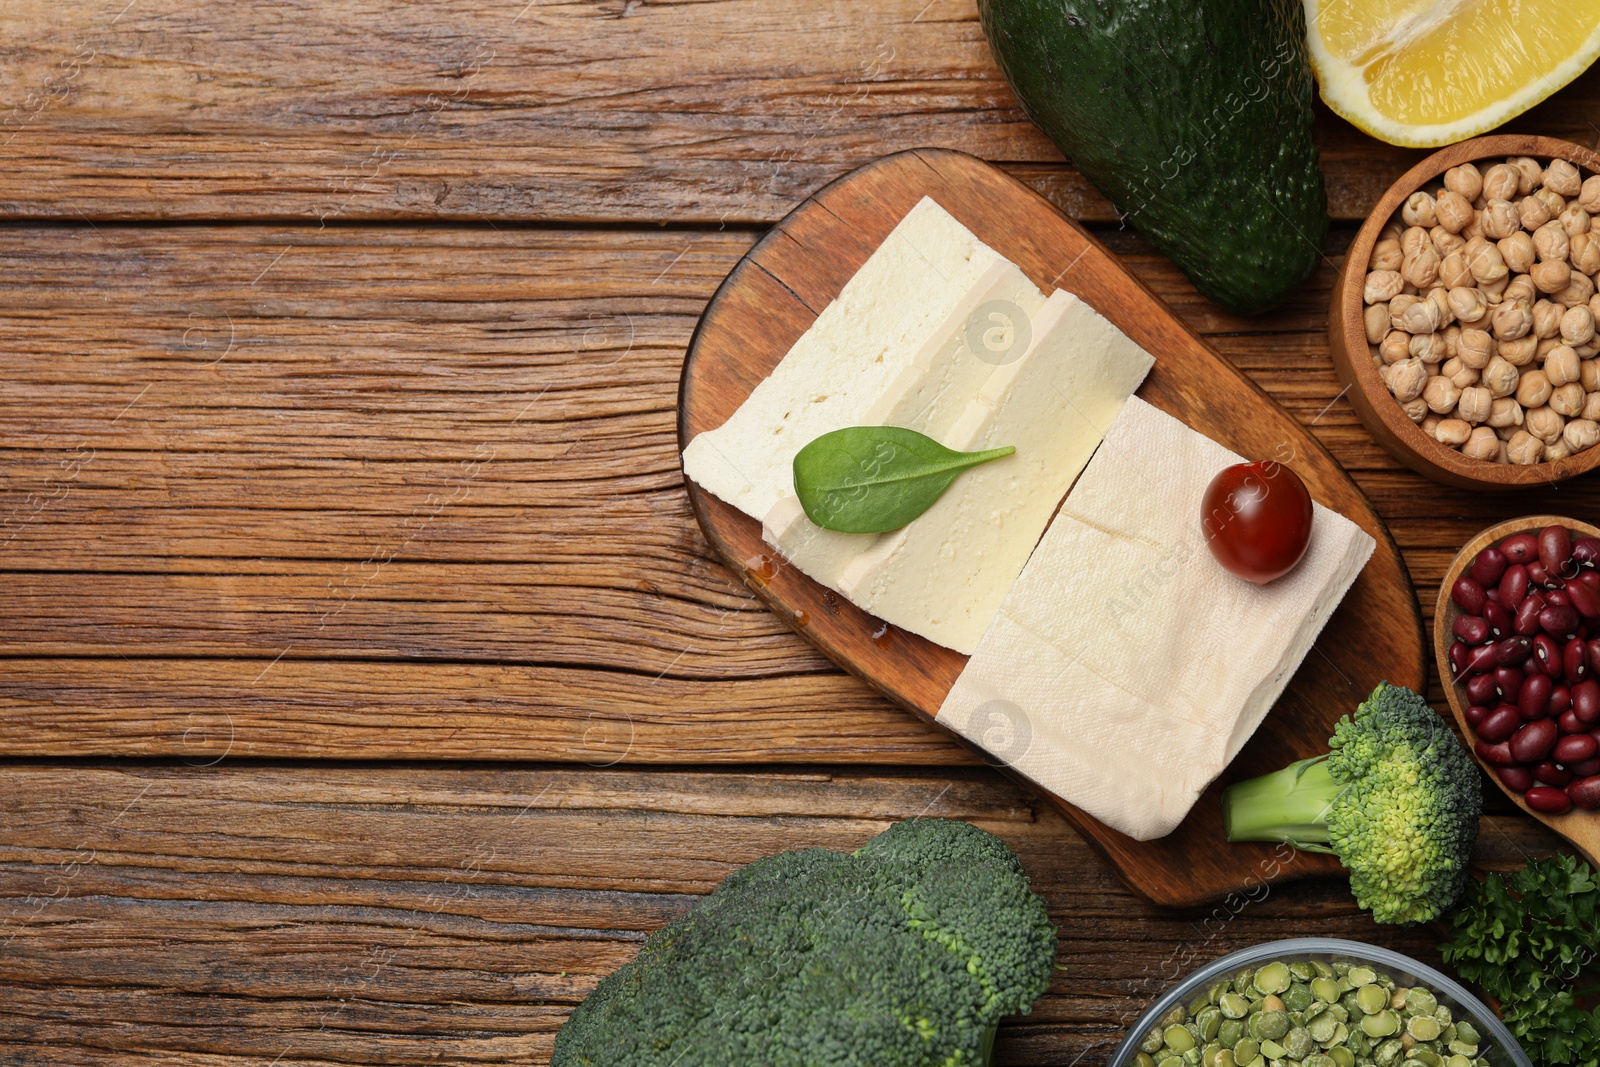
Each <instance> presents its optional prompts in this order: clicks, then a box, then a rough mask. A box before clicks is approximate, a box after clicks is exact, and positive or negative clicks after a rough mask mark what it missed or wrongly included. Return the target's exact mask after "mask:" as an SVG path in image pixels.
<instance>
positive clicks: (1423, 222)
mask: <svg viewBox="0 0 1600 1067" xmlns="http://www.w3.org/2000/svg"><path fill="white" fill-rule="evenodd" d="M1597 284H1600V154H1597V153H1595V152H1592V151H1590V150H1589V149H1587V148H1584V147H1582V146H1581V145H1576V144H1572V143H1571V142H1568V141H1561V140H1557V139H1555V138H1551V137H1537V136H1531V135H1498V136H1492V137H1479V138H1475V139H1473V140H1470V141H1463V142H1461V143H1460V144H1454V145H1450V146H1449V147H1448V148H1445V149H1442V150H1441V151H1439V152H1435V153H1434V154H1433V155H1431V156H1429V157H1428V158H1427V159H1424V160H1423V161H1422V162H1421V163H1418V164H1417V165H1416V166H1415V167H1413V168H1411V170H1409V171H1407V172H1406V174H1405V175H1404V176H1402V177H1401V178H1400V180H1399V181H1397V182H1395V183H1394V185H1393V186H1391V187H1390V188H1389V191H1388V192H1387V193H1385V194H1384V196H1383V198H1382V199H1380V200H1379V201H1378V205H1377V207H1376V208H1375V209H1374V210H1373V212H1372V214H1371V215H1370V216H1369V217H1368V219H1367V221H1366V223H1365V225H1363V226H1362V227H1361V230H1360V232H1359V233H1358V234H1357V235H1356V238H1355V240H1354V242H1352V244H1351V246H1350V251H1349V253H1348V255H1347V256H1346V258H1345V263H1344V268H1343V270H1342V271H1341V272H1340V275H1339V281H1338V284H1337V285H1336V286H1335V287H1334V295H1333V308H1332V312H1331V314H1330V316H1329V336H1330V340H1331V342H1332V353H1333V362H1334V367H1335V369H1336V370H1337V371H1338V373H1339V377H1340V379H1341V380H1342V381H1343V383H1344V384H1345V386H1346V387H1347V388H1348V395H1349V397H1350V402H1351V404H1352V405H1353V406H1354V407H1355V409H1356V413H1357V414H1358V415H1359V416H1360V417H1361V420H1362V422H1364V423H1365V424H1366V426H1367V428H1368V429H1369V430H1370V431H1371V432H1372V434H1373V436H1374V437H1375V438H1377V440H1378V442H1379V443H1380V444H1382V445H1383V446H1384V447H1385V448H1387V449H1388V450H1389V451H1390V452H1391V453H1393V454H1394V455H1395V457H1396V458H1398V459H1399V460H1400V461H1401V462H1402V463H1404V464H1406V465H1407V466H1409V467H1411V468H1412V469H1413V470H1416V471H1418V472H1420V473H1422V474H1425V475H1427V476H1428V477H1430V478H1433V479H1435V480H1437V481H1440V482H1444V483H1446V484H1450V485H1456V486H1461V487H1464V488H1471V489H1497V490H1503V489H1514V488H1518V487H1521V486H1529V485H1549V484H1552V483H1555V482H1559V481H1562V480H1564V479H1566V478H1571V477H1574V476H1576V475H1579V474H1583V473H1585V472H1587V471H1589V470H1591V469H1593V468H1594V467H1596V466H1600V447H1597V446H1600V333H1597V328H1596V324H1597V322H1600V294H1597Z"/></svg>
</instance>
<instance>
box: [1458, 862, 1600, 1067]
mask: <svg viewBox="0 0 1600 1067" xmlns="http://www.w3.org/2000/svg"><path fill="white" fill-rule="evenodd" d="M1597 906H1600V881H1597V880H1596V877H1595V873H1594V871H1592V870H1591V869H1590V868H1589V866H1588V865H1587V864H1584V863H1580V862H1579V861H1578V860H1577V859H1575V858H1574V857H1572V856H1551V857H1550V858H1549V859H1544V860H1534V861H1532V862H1530V863H1529V864H1528V865H1527V866H1526V867H1524V868H1523V869H1522V870H1520V871H1518V872H1516V873H1515V874H1513V875H1512V876H1511V877H1510V879H1509V880H1508V879H1504V878H1502V877H1501V876H1499V875H1497V874H1491V875H1490V876H1489V877H1488V878H1486V879H1485V880H1484V881H1483V882H1482V883H1481V884H1480V883H1475V882H1469V883H1468V885H1467V891H1466V893H1465V894H1464V895H1463V896H1462V899H1461V903H1460V904H1458V905H1457V907H1456V910H1455V911H1454V912H1453V913H1452V914H1451V916H1450V929H1451V940H1450V941H1449V942H1448V943H1447V944H1445V945H1442V946H1440V951H1441V952H1442V953H1443V955H1444V958H1445V960H1446V961H1447V962H1449V963H1451V964H1453V965H1454V966H1455V968H1456V972H1457V973H1458V974H1459V975H1460V976H1461V977H1462V978H1464V979H1466V980H1467V981H1470V982H1476V983H1477V984H1478V986H1479V987H1481V988H1482V989H1483V991H1484V992H1486V993H1488V994H1489V995H1490V996H1492V997H1494V998H1495V999H1496V1000H1498V1001H1499V1002H1500V1014H1501V1017H1502V1018H1503V1019H1504V1020H1505V1022H1506V1025H1507V1026H1508V1027H1510V1029H1511V1032H1512V1033H1513V1034H1514V1035H1516V1037H1517V1040H1518V1041H1520V1042H1521V1043H1522V1047H1523V1048H1524V1049H1525V1050H1526V1051H1527V1053H1528V1055H1529V1056H1530V1057H1532V1059H1533V1061H1534V1062H1535V1063H1537V1064H1541V1065H1556V1064H1560V1065H1568V1064H1570V1065H1573V1067H1600V1008H1596V1009H1595V1010H1594V1011H1586V1010H1584V1008H1583V1007H1581V1006H1580V1001H1583V1000H1585V999H1586V998H1592V997H1593V996H1594V995H1595V994H1596V993H1597V992H1600V927H1597V926H1596V908H1597Z"/></svg>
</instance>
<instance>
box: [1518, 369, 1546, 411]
mask: <svg viewBox="0 0 1600 1067" xmlns="http://www.w3.org/2000/svg"><path fill="white" fill-rule="evenodd" d="M1554 391H1555V387H1554V386H1553V385H1551V384H1550V379H1549V377H1548V376H1546V374H1545V372H1544V371H1542V370H1539V369H1538V368H1537V367H1536V368H1534V369H1532V370H1525V371H1523V372H1522V380H1521V381H1519V382H1518V383H1517V403H1519V404H1521V405H1522V406H1523V407H1524V408H1525V409H1527V410H1529V411H1531V410H1533V409H1534V408H1538V407H1543V406H1544V404H1545V403H1546V401H1548V400H1549V399H1550V394H1551V393H1552V392H1554Z"/></svg>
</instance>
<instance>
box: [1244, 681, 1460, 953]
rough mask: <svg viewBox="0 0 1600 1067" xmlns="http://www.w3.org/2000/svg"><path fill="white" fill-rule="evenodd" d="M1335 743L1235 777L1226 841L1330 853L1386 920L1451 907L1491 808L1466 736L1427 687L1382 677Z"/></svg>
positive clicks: (1419, 917) (1409, 919) (1366, 903)
mask: <svg viewBox="0 0 1600 1067" xmlns="http://www.w3.org/2000/svg"><path fill="white" fill-rule="evenodd" d="M1328 746H1329V748H1330V750H1331V751H1329V753H1328V754H1327V755H1325V756H1315V757H1313V758H1311V759H1306V760H1301V761H1299V762H1298V763H1292V764H1290V765H1289V766H1287V767H1285V768H1284V769H1283V770H1281V771H1276V772H1274V773H1273V774H1268V775H1265V776H1263V777H1261V778H1255V779H1251V780H1250V781H1247V782H1240V783H1238V784H1237V785H1234V786H1232V787H1230V788H1229V789H1228V790H1227V792H1226V793H1224V794H1223V812H1224V821H1225V822H1226V824H1227V830H1228V840H1230V841H1286V842H1288V843H1289V844H1292V845H1294V846H1295V847H1296V848H1301V849H1306V850H1307V851H1314V852H1332V853H1333V854H1334V855H1336V856H1338V857H1339V862H1341V863H1343V864H1344V865H1345V867H1347V868H1349V870H1350V889H1351V891H1352V892H1353V893H1354V894H1355V898H1356V903H1358V904H1360V905H1361V906H1362V907H1363V908H1367V909H1369V910H1370V911H1371V912H1372V917H1373V918H1374V919H1375V920H1377V921H1378V922H1383V923H1414V922H1426V921H1427V920H1429V919H1432V918H1434V917H1436V916H1437V915H1438V914H1439V913H1440V912H1442V911H1444V910H1445V909H1447V908H1449V907H1450V906H1451V905H1453V904H1454V903H1455V902H1456V898H1457V897H1459V896H1460V895H1461V889H1462V886H1463V885H1464V884H1465V882H1466V877H1467V862H1468V860H1469V859H1470V858H1471V855H1472V845H1473V842H1475V841H1476V840H1477V837H1478V816H1479V814H1480V812H1481V811H1482V809H1483V792H1482V786H1481V783H1480V781H1479V778H1478V770H1477V768H1476V767H1475V766H1473V763H1472V760H1471V759H1470V758H1469V757H1468V756H1467V751H1466V749H1464V748H1463V747H1462V746H1461V742H1460V741H1458V740H1457V739H1456V737H1455V735H1454V734H1453V733H1451V731H1450V730H1449V729H1448V728H1447V727H1446V726H1445V724H1444V723H1443V721H1442V720H1441V719H1440V718H1439V715H1438V713H1436V712H1435V711H1434V710H1433V709H1432V708H1430V707H1429V706H1428V704H1427V702H1426V701H1424V700H1423V699H1422V698H1421V697H1420V696H1418V695H1417V694H1416V693H1414V692H1412V691H1411V690H1409V689H1407V688H1405V687H1404V686H1398V685H1389V684H1387V683H1384V684H1381V685H1379V686H1378V688H1377V689H1374V690H1373V691H1372V695H1371V696H1370V697H1368V698H1367V699H1366V701H1364V702H1363V703H1362V704H1361V706H1360V707H1358V708H1357V709H1356V712H1355V714H1354V715H1353V716H1351V715H1346V716H1345V717H1344V718H1342V719H1340V720H1339V723H1338V725H1337V726H1336V727H1334V732H1333V737H1331V738H1329V740H1328Z"/></svg>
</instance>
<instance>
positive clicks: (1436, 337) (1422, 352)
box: [1406, 331, 1477, 385]
mask: <svg viewBox="0 0 1600 1067" xmlns="http://www.w3.org/2000/svg"><path fill="white" fill-rule="evenodd" d="M1406 351H1407V352H1408V353H1410V355H1411V357H1412V358H1413V359H1420V360H1422V362H1424V363H1429V364H1432V363H1438V362H1439V361H1440V360H1442V359H1444V358H1445V352H1446V345H1445V340H1444V333H1443V332H1442V331H1441V332H1439V333H1416V334H1412V335H1411V340H1410V341H1408V342H1407V343H1406ZM1473 373H1474V374H1476V373H1477V372H1476V371H1474V372H1473ZM1456 384H1458V385H1459V384H1460V383H1459V382H1457V383H1456Z"/></svg>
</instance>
